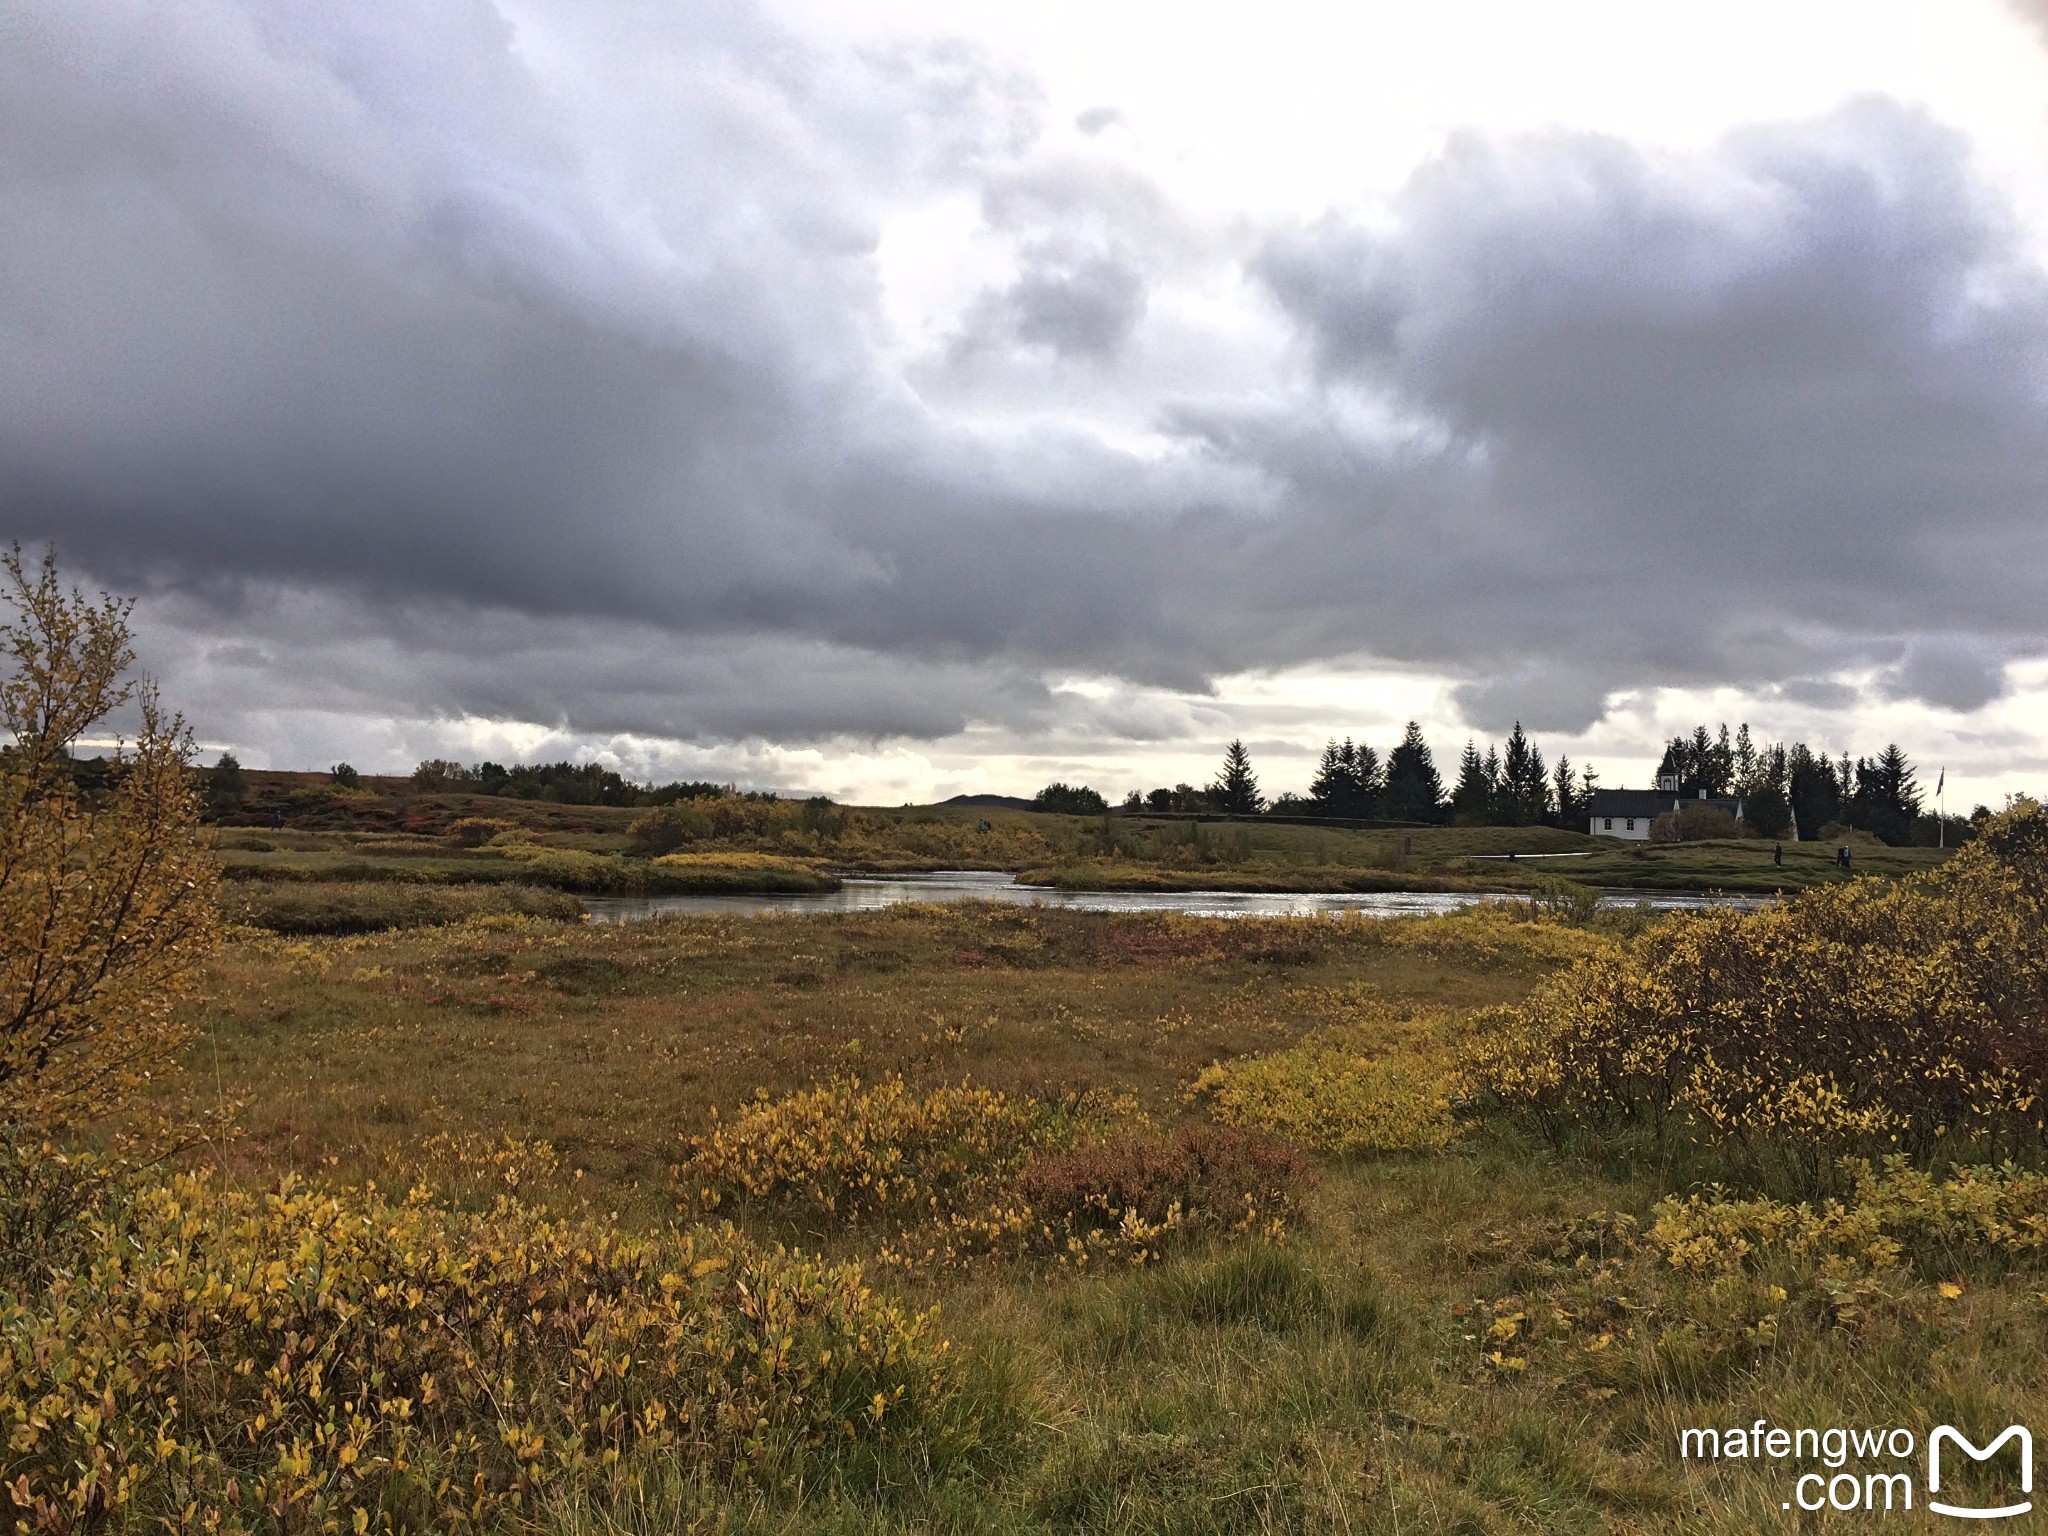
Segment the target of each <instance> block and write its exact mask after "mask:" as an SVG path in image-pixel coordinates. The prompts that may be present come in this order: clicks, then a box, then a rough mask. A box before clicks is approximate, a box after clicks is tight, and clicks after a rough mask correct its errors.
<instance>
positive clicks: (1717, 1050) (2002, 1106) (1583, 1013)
mask: <svg viewBox="0 0 2048 1536" xmlns="http://www.w3.org/2000/svg"><path fill="white" fill-rule="evenodd" d="M1470 1075H1471V1078H1472V1081H1473V1084H1474V1086H1475V1089H1476V1091H1477V1092H1478V1093H1479V1094H1481V1095H1482V1096H1485V1097H1488V1098H1490V1099H1491V1100H1492V1101H1494V1102H1496V1103H1500V1104H1503V1105H1505V1106H1509V1107H1519V1108H1522V1109H1527V1110H1529V1111H1532V1112H1534V1113H1535V1114H1536V1116H1537V1117H1538V1118H1540V1119H1541V1120H1543V1121H1544V1122H1545V1123H1546V1124H1547V1125H1549V1126H1550V1127H1551V1128H1553V1129H1563V1128H1568V1127H1570V1126H1572V1125H1584V1126H1587V1127H1590V1128H1593V1129H1595V1130H1597V1131H1600V1132H1602V1133H1608V1132H1612V1131H1614V1130H1616V1129H1618V1128H1620V1127H1623V1126H1626V1125H1637V1126H1648V1127H1650V1128H1652V1129H1653V1130H1657V1131H1660V1132H1663V1131H1670V1130H1674V1129H1679V1130H1684V1131H1687V1132H1701V1133H1704V1134H1705V1135H1706V1136H1708V1137H1709V1138H1710V1139H1712V1140H1714V1141H1716V1142H1718V1143H1721V1144H1723V1145H1734V1146H1738V1147H1741V1146H1748V1147H1757V1146H1760V1145H1764V1144H1769V1145H1772V1146H1774V1147H1776V1148H1778V1149H1780V1150H1788V1151H1791V1152H1794V1153H1796V1154H1798V1155H1800V1156H1802V1157H1803V1158H1804V1159H1805V1160H1806V1161H1807V1162H1808V1164H1809V1165H1810V1166H1811V1167H1812V1168H1813V1169H1815V1170H1816V1171H1824V1170H1825V1169H1826V1168H1827V1167H1829V1166H1831V1165H1832V1163H1833V1159H1834V1158H1835V1157H1836V1156H1838V1155H1840V1154H1841V1153H1842V1152H1844V1151H1852V1150H1859V1149H1867V1150H1869V1151H1873V1152H1889V1151H1892V1150H1899V1151H1903V1152H1906V1153H1909V1154H1912V1155H1914V1156H1916V1157H1925V1156H1927V1155H1930V1154H1932V1153H1933V1152H1934V1151H1936V1149H1937V1148H1941V1147H1947V1148H1951V1149H1954V1151H1953V1153H1952V1154H1951V1155H1961V1150H1962V1148H1963V1147H1964V1146H1966V1145H1968V1146H1977V1147H1980V1148H1983V1149H1985V1150H1988V1151H1990V1152H1991V1153H1992V1154H1994V1155H1997V1156H2004V1155H2008V1154H2018V1153H2020V1152H2022V1151H2026V1152H2029V1153H2038V1152H2039V1151H2041V1150H2042V1147H2043V1134H2042V1131H2043V1124H2044V1117H2048V1109H2044V1105H2043V1101H2042V1095H2043V1091H2044V1089H2048V814H2044V812H2043V811H2042V809H2041V807H2040V806H2038V805H2036V804H2034V803H2032V802H2029V801H2022V802H2020V803H2019V804H2017V805H2016V806H2015V807H2014V808H2013V809H2011V810H2009V811H2007V812H2005V813H2004V814H2003V815H2000V816H1996V817H1993V818H1992V819H1991V820H1990V821H1989V822H1987V823H1986V824H1985V826H1984V828H1983V832H1982V835H1981V836H1980V837H1979V838H1978V839H1977V840H1976V841H1974V842H1973V843H1971V844H1970V846H1968V847H1967V848H1965V849H1963V850H1962V851H1961V852H1959V853H1958V854H1957V855H1956V856H1955V858H1954V859H1953V860H1951V861H1950V862H1949V863H1948V864H1947V865H1945V866H1943V868H1942V869H1941V870H1940V871H1939V873H1937V874H1936V875H1933V876H1931V877H1929V878H1928V879H1926V880H1925V881H1924V882H1922V883H1920V884H1918V885H1913V884H1903V883H1901V884H1889V883H1883V882H1879V881H1874V880H1867V881H1857V882H1854V883H1852V884H1849V885H1844V886H1838V887H1832V888H1826V889H1821V890H1815V891H1811V892H1808V893H1806V894H1804V895H1801V896H1798V897H1795V898H1793V899H1791V900H1788V901H1786V902H1784V903H1782V904H1780V905H1778V906H1774V907H1770V908H1767V909H1765V910H1763V911H1760V912H1754V913H1741V912H1734V911H1726V910H1722V911H1712V912H1704V913H1700V914H1696V915H1691V916H1685V917H1680V918H1676V919H1673V920H1669V921H1666V922H1664V923H1661V924H1659V925H1657V926H1656V927H1654V928H1653V929H1651V930H1650V931H1649V932H1648V933H1647V934H1646V935H1644V936H1643V937H1642V938H1641V939H1640V940H1638V941H1637V942H1636V943H1635V945H1634V946H1633V947H1632V948H1631V949H1630V950H1628V951H1627V952H1626V953H1623V954H1620V955H1616V956H1609V957H1599V958H1595V959H1591V960H1588V961H1586V962H1583V963H1581V964H1580V965H1578V966H1576V967H1574V968H1573V969H1572V970H1571V971H1569V972H1567V973H1565V974H1563V975H1561V976H1559V977H1557V978H1556V979H1554V980H1552V981H1551V982H1549V983H1547V984H1545V985H1544V986H1543V987H1542V988H1541V989H1539V991H1538V992H1537V994H1536V995H1535V996H1534V997H1533V998H1532V999H1531V1001H1530V1003H1529V1004H1528V1005H1527V1006H1526V1007H1524V1008H1522V1009H1520V1010H1519V1011H1517V1012H1516V1013H1515V1014H1513V1015H1512V1016H1511V1018H1510V1022H1509V1023H1508V1024H1507V1025H1506V1026H1505V1027H1503V1028H1502V1029H1500V1030H1499V1031H1498V1032H1496V1033H1495V1034H1493V1035H1492V1036H1490V1037H1489V1038H1488V1039H1487V1040H1486V1041H1485V1042H1484V1043H1483V1044H1482V1045H1481V1046H1480V1047H1479V1048H1478V1050H1477V1052H1476V1063H1475V1066H1474V1070H1473V1071H1472V1073H1471V1074H1470Z"/></svg>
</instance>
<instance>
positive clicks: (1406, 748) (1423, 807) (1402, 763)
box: [1384, 720, 1444, 821]
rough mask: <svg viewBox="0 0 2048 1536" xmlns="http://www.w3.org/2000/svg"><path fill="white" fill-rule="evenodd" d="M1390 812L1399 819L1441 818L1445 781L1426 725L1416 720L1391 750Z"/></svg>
mask: <svg viewBox="0 0 2048 1536" xmlns="http://www.w3.org/2000/svg"><path fill="white" fill-rule="evenodd" d="M1384 803H1385V808H1386V813H1387V815H1388V817H1389V818H1391V819H1392V820H1395V821H1441V820H1443V818H1444V783H1443V780H1442V779H1441V778H1439V777H1438V776H1437V771H1436V760H1435V759H1434V758H1432V757H1431V756H1430V752H1429V743H1428V742H1426V741H1424V740H1423V739H1422V727H1421V726H1420V725H1418V724H1417V723H1416V722H1415V721H1413V720H1410V721H1409V722H1408V728H1407V729H1406V730H1405V731H1403V732H1402V733H1401V742H1400V745H1398V746H1396V747H1395V748H1394V750H1393V751H1391V752H1389V753H1388V754H1387V790H1386V799H1385V802H1384Z"/></svg>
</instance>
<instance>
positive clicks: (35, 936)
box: [0, 547, 217, 1124]
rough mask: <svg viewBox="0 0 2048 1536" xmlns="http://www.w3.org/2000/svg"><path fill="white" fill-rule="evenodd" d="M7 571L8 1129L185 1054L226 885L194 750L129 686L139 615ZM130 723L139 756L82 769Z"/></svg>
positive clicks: (80, 1110)
mask: <svg viewBox="0 0 2048 1536" xmlns="http://www.w3.org/2000/svg"><path fill="white" fill-rule="evenodd" d="M0 571H4V573H5V577H6V581H7V585H8V590H6V591H4V592H0V596H4V597H5V598H6V600H7V601H8V602H9V603H10V604H11V605H12V607H13V609H14V617H13V620H12V621H11V622H10V623H8V624H6V625H4V626H0V650H4V652H5V654H6V666H7V675H6V678H5V681H4V682H0V727H4V730H5V739H4V743H0V1124H6V1123H16V1124H20V1123H42V1124H61V1123H65V1122H70V1121H76V1120H79V1119H82V1118H84V1117H87V1116H89V1115H91V1114H93V1113H95V1112H97V1111H99V1110H101V1109H103V1108H105V1107H107V1106H108V1105H109V1104H110V1103H112V1102H113V1101H114V1100H116V1099H118V1098H119V1097H120V1096H121V1094H122V1093H123V1091H124V1090H126V1089H128V1088H130V1087H132V1086H134V1085H135V1084H136V1083H137V1082H138V1081H139V1080H141V1079H144V1078H146V1077H147V1076H149V1074H150V1073H152V1072H153V1071H156V1070H157V1069H159V1068H160V1067H161V1066H162V1065H163V1063H164V1062H165V1061H166V1060H167V1059H168V1058H169V1056H170V1055H171V1053H172V1052H173V1051H174V1050H175V1049H176V1048H177V1046H178V1045H179V1044H180V1043H181V1042H182V1040H183V1038H184V1036H183V1033H182V1031H181V1029H180V1027H179V1025H178V1024H176V1023H175V1022H174V1014H173V1009H174V1007H175V1004H176V1003H177V1001H178V999H179V997H180V996H181V995H182V993H183V992H184V990H185V988H186V985H187V983H188V980H189V978H190V977H191V974H192V971H193V967H194V966H195V965H196V963H197V962H198V961H199V959H200V958H201V957H202V956H203V955H204V954H205V953H206V952H207V950H208V949H209V948H210V947H211V945H212V943H213V940H214V935H215V928H216V923H217V918H216V914H215V906H214V882H215V878H216V870H215V865H214V861H213V857H212V855H211V853H210V852H209V851H208V850H207V848H206V847H205V845H204V843H203V842H202V840H201V836H200V831H199V800H198V794H197V790H196V786H195V784H194V781H193V778H192V775H191V773H190V772H189V769H190V765H191V759H192V740H191V737H190V735H189V734H188V733H187V731H186V730H185V728H184V722H183V721H182V720H181V719H180V718H179V717H178V716H176V715H169V716H167V715H165V714H164V712H163V710H162V708H161V706H160V705H159V704H158V702H157V698H156V694H155V692H154V690H153V689H152V688H151V687H150V686H149V685H148V684H147V683H146V682H140V683H138V682H135V681H132V680H130V679H129V678H128V677H127V676H126V674H127V672H128V669H129V667H130V665H131V664H132V663H133V660H134V653H133V652H132V650H131V649H130V648H129V643H128V640H129V633H128V623H127V618H128V612H129V605H128V604H127V603H124V602H121V601H118V600H116V599H113V598H102V599H101V600H100V601H99V602H97V603H93V602H90V601H88V600H87V599H85V598H84V597H83V596H81V595H80V594H79V593H77V592H76V591H72V592H69V593H67V592H65V591H64V589H63V588H62V587H61V586H60V585H59V583H58V580H57V573H56V567H55V563H54V561H53V560H52V559H50V558H49V557H47V556H46V557H45V558H44V560H43V563H42V567H41V569H40V571H38V572H35V573H33V574H31V573H30V572H29V571H28V570H26V569H25V568H24V567H23V564H22V559H21V551H20V549H19V548H18V547H17V548H15V549H14V550H13V551H11V552H10V553H8V554H7V555H5V556H4V557H0ZM129 708H132V709H133V712H134V718H135V721H136V734H135V737H134V739H133V741H132V742H129V743H127V744H125V745H122V746H118V747H116V748H115V749H114V750H113V751H112V752H111V753H110V754H109V755H108V756H107V757H106V758H104V759H102V760H101V761H100V762H99V763H97V764H93V765H84V764H80V763H78V762H77V761H75V760H74V749H75V748H76V747H77V746H78V745H79V743H80V739H81V738H83V737H85V736H86V735H87V734H88V733H89V732H92V731H93V730H94V729H95V728H98V729H102V730H104V729H107V728H108V725H109V722H110V719H111V718H113V717H116V716H117V713H118V712H120V711H123V710H126V709H129ZM88 766H90V767H93V768H95V769H97V770H99V771H97V772H95V773H91V774H88V773H87V772H86V771H85V769H86V768H87V767H88Z"/></svg>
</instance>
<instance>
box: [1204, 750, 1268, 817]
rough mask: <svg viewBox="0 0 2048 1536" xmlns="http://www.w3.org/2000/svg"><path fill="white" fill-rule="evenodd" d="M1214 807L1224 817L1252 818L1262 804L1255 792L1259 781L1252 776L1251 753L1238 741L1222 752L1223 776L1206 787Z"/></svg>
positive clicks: (1262, 799) (1262, 796)
mask: <svg viewBox="0 0 2048 1536" xmlns="http://www.w3.org/2000/svg"><path fill="white" fill-rule="evenodd" d="M1209 793H1210V794H1211V795H1212V796H1213V797H1214V798H1215V800H1216V805H1217V808H1218V809H1219V810H1221V811H1223V812H1224V813H1225V814H1226V815H1231V816H1256V815H1258V813H1259V811H1260V809H1261V808H1262V807H1263V806H1264V805H1265V803H1266V797H1265V796H1264V795H1262V794H1260V793H1259V781H1258V779H1257V777H1255V776H1254V775H1253V773H1252V759H1251V754H1250V753H1249V752H1247V751H1245V749H1244V743H1243V742H1242V741H1233V742H1231V744H1230V745H1229V747H1228V748H1226V749H1225V750H1224V753H1223V773H1222V775H1221V777H1219V778H1218V779H1217V780H1216V782H1215V783H1214V784H1212V785H1210V786H1209Z"/></svg>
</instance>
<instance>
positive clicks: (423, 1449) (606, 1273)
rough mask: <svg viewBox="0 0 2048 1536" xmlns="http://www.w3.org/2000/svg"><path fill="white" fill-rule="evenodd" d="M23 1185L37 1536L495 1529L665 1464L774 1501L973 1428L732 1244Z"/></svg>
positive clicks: (17, 1504) (10, 1369) (23, 1457)
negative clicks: (793, 1483)
mask: <svg viewBox="0 0 2048 1536" xmlns="http://www.w3.org/2000/svg"><path fill="white" fill-rule="evenodd" d="M0 1161H4V1163H5V1167H4V1168H0V1266H4V1268H0V1485H4V1488H0V1508H11V1519H9V1518H7V1517H5V1516H0V1521H4V1523H5V1524H6V1526H7V1528H10V1529H13V1530H17V1531H21V1532H31V1531H34V1532H68V1531H84V1530H100V1529H106V1528H109V1527H111V1528H117V1529H128V1528H140V1527H142V1526H145V1525H146V1526H147V1527H148V1528H150V1529H165V1530H174V1531H184V1530H219V1531H253V1530H290V1531H301V1530H303V1531H318V1530H343V1531H346V1530H355V1531H369V1530H377V1531H450V1530H480V1529H498V1528H501V1527H502V1526H503V1525H504V1524H505V1523H506V1522H508V1521H510V1520H514V1519H515V1518H516V1517H517V1515H518V1513H519V1512H520V1511H530V1510H532V1509H534V1508H536V1507H537V1506H538V1504H539V1503H540V1502H541V1501H542V1500H543V1499H545V1498H547V1497H548V1496H550V1495H551V1494H554V1493H558V1492H574V1491H578V1490H587V1489H588V1488H590V1487H592V1486H594V1485H602V1484H604V1483H605V1482H606V1481H607V1480H611V1481H614V1482H615V1481H616V1480H618V1479H620V1478H630V1477H633V1476H635V1475H637V1474H638V1471H639V1470H640V1469H644V1468H647V1467H650V1466H652V1465H653V1463H654V1462H655V1461H656V1460H662V1461H667V1462H670V1463H673V1462H675V1461H677V1460H680V1461H681V1462H682V1463H684V1464H685V1465H688V1466H696V1467H699V1468H702V1469H704V1470H705V1471H706V1472H707V1473H708V1474H709V1475H712V1476H716V1477H723V1478H737V1479H742V1480H744V1479H749V1478H754V1479H762V1480H767V1479H774V1478H777V1477H780V1476H783V1475H785V1474H790V1473H792V1472H794V1471H801V1472H802V1473H803V1474H804V1475H805V1476H810V1475H812V1474H814V1473H815V1472H817V1471H819V1470H821V1469H823V1468H826V1467H829V1466H832V1465H835V1464H843V1462H844V1458H846V1457H848V1456H859V1455H869V1456H872V1455H875V1454H877V1453H879V1452H880V1451H881V1450H882V1449H883V1448H886V1447H889V1446H892V1445H896V1444H899V1443H901V1442H903V1441H905V1440H910V1441H914V1442H915V1443H916V1446H917V1450H918V1453H919V1454H920V1455H921V1456H931V1455H934V1454H943V1453H944V1452H945V1450H946V1449H947V1446H948V1445H949V1444H950V1443H952V1442H951V1441H950V1440H949V1438H948V1437H949V1436H951V1435H953V1434H955V1432H956V1430H957V1431H958V1432H959V1433H962V1434H966V1433H971V1427H970V1426H969V1425H968V1422H967V1420H966V1419H965V1418H962V1417H959V1416H956V1415H950V1414H949V1405H950V1404H952V1403H953V1402H954V1400H955V1398H956V1396H957V1391H958V1383H957V1380H956V1377H955V1374H954V1372H953V1369H952V1366H951V1364H950V1361H949V1356H948V1354H947V1351H946V1345H945V1344H944V1342H943V1341H941V1340H939V1339H937V1338H936V1337H935V1336H934V1335H933V1332H932V1325H931V1321H930V1319H929V1317H928V1316H925V1315H920V1314H916V1313H912V1312H908V1311H905V1310H904V1309H902V1308H900V1307H898V1306H896V1305H895V1304H893V1303H891V1302H889V1301H887V1300H885V1299H883V1298H881V1297H879V1296H877V1295H876V1294H874V1293H873V1292H872V1291H870V1290H869V1289H867V1287H866V1286H865V1285H864V1284H863V1283H862V1280H861V1274H860V1271H859V1269H858V1268H856V1267H852V1266H846V1265H835V1264H826V1263H821V1262H817V1261H814V1260H810V1259H806V1258H804V1257H802V1256H800V1255H796V1254H792V1253H789V1252H786V1251H783V1250H780V1249H773V1250H771V1249H767V1248H763V1247H761V1246H760V1245H758V1244H755V1243H753V1242H751V1241H749V1240H748V1239H746V1238H744V1237H742V1236H741V1235H740V1234H738V1233H736V1232H734V1231H732V1230H731V1229H729V1228H727V1229H722V1230H715V1231H712V1230H704V1229H698V1230H694V1231H689V1232H681V1233H670V1234H666V1235H662V1236H653V1237H634V1236H628V1235H623V1234H621V1233H619V1232H617V1231H615V1230H613V1229H612V1228H610V1227H609V1226H607V1225H603V1224H598V1223H593V1222H587V1221H575V1220H560V1219H553V1218H550V1217H547V1216H545V1215H543V1214H541V1213H538V1212H536V1211H535V1210H533V1209H532V1208H530V1207H526V1206H523V1205H521V1204H519V1203H517V1202H515V1201H513V1200H511V1199H509V1198H508V1199H505V1200H501V1201H500V1202H499V1203H498V1204H497V1205H496V1207H495V1208H494V1209H492V1210H491V1211H489V1212H488V1213H484V1214H478V1215H464V1214H460V1213H456V1212H451V1211H449V1210H446V1209H444V1208H441V1207H438V1206H436V1205H434V1204H433V1203H432V1202H431V1201H430V1200H429V1199H428V1198H427V1197H426V1196H425V1195H424V1194H422V1193H415V1194H414V1195H413V1196H412V1197H410V1198H408V1199H406V1200H405V1201H402V1202H396V1203H394V1202H391V1201H389V1200H386V1199H384V1198H383V1197H381V1196H379V1195H378V1194H376V1193H375V1191H364V1192H359V1193H353V1194H351V1193H322V1192H318V1191H315V1190H312V1189H308V1188H306V1187H303V1186H301V1185H299V1184H297V1183H295V1182H292V1181H290V1180H287V1181H286V1182H284V1183H283V1184H281V1185H280V1186H278V1187H277V1188H275V1189H273V1190H271V1191H270V1192H268V1193H265V1194H261V1195H252V1194H245V1193H242V1192H240V1191H236V1190H233V1189H230V1188H226V1187H223V1186H222V1185H221V1184H220V1183H219V1182H218V1181H217V1180H215V1179H213V1178H210V1177H207V1176H204V1175H183V1176H178V1177H175V1178H173V1179H171V1180H170V1181H169V1182H167V1183H163V1184H158V1185H146V1184H139V1183H138V1184H124V1183H120V1182H117V1181H113V1180H110V1179H108V1178H107V1177H106V1176H105V1175H104V1174H102V1173H100V1172H98V1171H97V1170H95V1169H93V1168H91V1167H90V1166H89V1165H82V1164H79V1163H77V1162H75V1161H66V1160H63V1159H60V1158H56V1156H55V1154H52V1153H50V1152H49V1151H48V1150H47V1149H40V1148H34V1147H30V1146H27V1145H26V1144H22V1143H5V1144H0ZM24 1191H27V1192H28V1194H27V1195H26V1196H25V1195H24V1194H23V1192H24ZM949 1426H951V1427H949Z"/></svg>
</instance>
